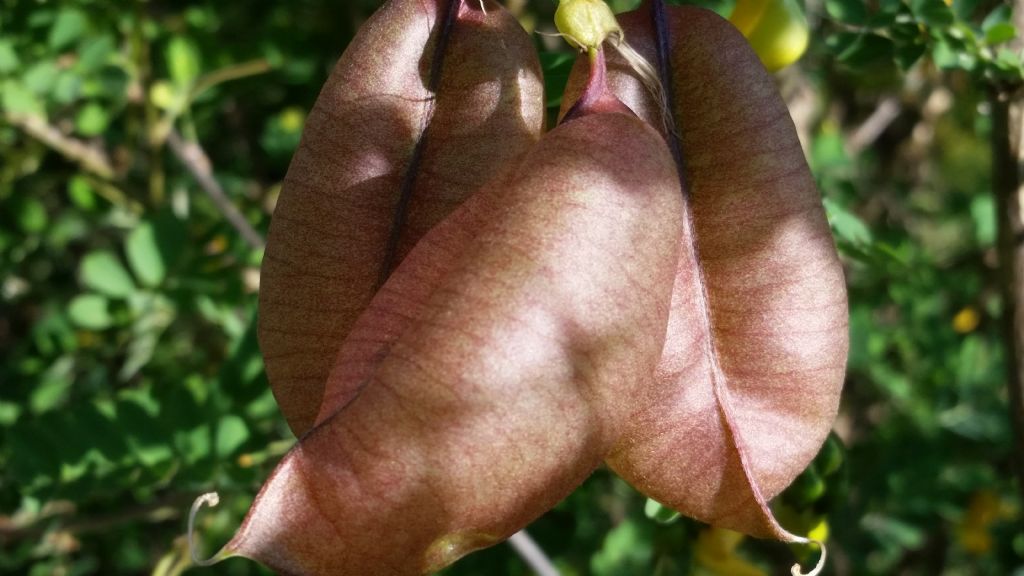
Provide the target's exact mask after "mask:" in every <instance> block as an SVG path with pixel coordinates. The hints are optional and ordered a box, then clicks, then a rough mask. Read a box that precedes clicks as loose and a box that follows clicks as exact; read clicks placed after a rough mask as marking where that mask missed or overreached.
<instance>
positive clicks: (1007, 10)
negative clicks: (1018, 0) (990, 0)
mask: <svg viewBox="0 0 1024 576" xmlns="http://www.w3.org/2000/svg"><path fill="white" fill-rule="evenodd" d="M1012 21H1013V10H1012V9H1011V7H1010V5H1009V4H1007V3H1002V2H1001V3H999V4H998V5H997V6H996V7H995V8H993V9H992V11H991V12H989V13H988V15H987V16H985V19H984V20H982V22H981V29H982V30H983V31H984V32H985V33H986V34H987V33H988V31H989V29H990V28H992V27H994V26H999V25H1000V24H1011V23H1012Z"/></svg>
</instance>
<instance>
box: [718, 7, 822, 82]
mask: <svg viewBox="0 0 1024 576" xmlns="http://www.w3.org/2000/svg"><path fill="white" fill-rule="evenodd" d="M729 21H731V22H732V23H733V25H734V26H736V28H738V29H739V31H740V32H742V33H743V35H744V36H746V37H747V40H748V41H749V42H750V45H751V46H752V47H753V48H754V51H755V52H757V55H758V57H760V58H761V63H762V64H764V66H765V68H767V69H768V70H769V71H772V72H775V71H776V70H781V69H782V68H785V67H786V66H789V65H790V64H792V63H794V62H796V61H797V60H799V59H800V57H801V56H803V54H804V52H805V51H806V50H807V42H808V40H809V33H808V29H807V18H806V17H805V16H804V13H803V11H802V10H801V9H800V6H799V5H798V4H797V2H796V0H738V1H737V2H736V8H735V9H734V10H733V12H732V15H731V16H730V17H729Z"/></svg>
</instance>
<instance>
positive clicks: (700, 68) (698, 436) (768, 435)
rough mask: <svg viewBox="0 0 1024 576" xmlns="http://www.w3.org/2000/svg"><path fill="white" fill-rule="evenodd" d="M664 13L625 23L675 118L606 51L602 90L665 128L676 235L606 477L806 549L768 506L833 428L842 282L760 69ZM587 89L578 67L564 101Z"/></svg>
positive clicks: (694, 19)
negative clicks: (647, 351)
mask: <svg viewBox="0 0 1024 576" xmlns="http://www.w3.org/2000/svg"><path fill="white" fill-rule="evenodd" d="M659 3H660V0H656V1H655V2H651V1H648V2H647V3H646V4H645V5H644V6H642V7H641V8H640V9H638V10H637V11H634V12H631V13H628V14H624V15H621V16H620V23H621V25H622V27H623V29H624V30H625V37H626V40H627V41H628V42H629V43H630V44H631V45H632V46H633V47H634V48H636V49H637V50H638V51H639V52H640V53H641V54H643V55H645V56H646V57H647V58H648V59H649V60H650V61H651V62H652V63H655V65H656V67H657V68H659V69H660V70H661V71H662V74H663V78H664V77H667V79H668V80H669V81H668V82H666V83H665V84H666V86H665V88H666V93H667V95H668V109H669V110H670V111H671V113H672V116H673V118H672V119H670V120H669V121H668V122H665V120H664V119H663V118H662V115H661V113H660V110H661V107H659V106H658V105H657V103H656V102H655V101H654V100H653V99H652V97H651V96H650V94H649V92H648V91H646V90H645V89H644V87H643V85H642V84H641V83H640V81H639V80H638V79H637V78H636V76H635V75H634V73H633V72H632V71H631V69H630V68H629V67H628V66H627V65H626V64H625V62H624V61H623V60H622V59H621V58H616V57H614V51H613V52H612V56H610V57H609V66H610V69H609V76H608V83H609V86H610V89H611V91H612V92H613V93H615V94H616V95H617V96H618V97H619V98H620V99H621V100H623V101H624V102H625V103H626V104H627V105H628V106H629V107H630V108H631V109H633V110H634V111H636V112H637V113H638V114H639V115H640V116H641V117H643V118H645V119H646V120H647V121H648V122H650V123H651V124H652V125H654V126H657V127H665V126H668V127H671V131H666V132H665V136H666V139H667V141H668V142H669V143H670V144H671V145H672V146H673V147H674V148H675V151H676V153H677V159H678V161H679V165H680V167H681V170H680V177H681V180H682V182H683V188H684V191H685V196H686V203H685V210H686V218H685V221H686V226H685V231H684V234H683V236H682V242H681V247H680V259H679V265H678V270H677V275H676V278H675V288H674V293H673V302H672V313H671V316H670V320H669V325H668V335H667V337H666V346H665V350H664V353H663V356H662V359H661V363H660V366H659V371H658V372H659V373H658V383H657V386H656V387H655V388H653V389H652V393H651V395H650V396H649V397H648V398H647V400H646V408H645V409H643V410H641V411H639V412H638V413H637V414H636V415H635V416H634V418H633V420H632V423H631V427H630V430H629V431H628V433H627V434H626V435H625V436H624V437H623V438H622V439H621V441H620V442H619V443H618V444H617V445H616V447H615V448H614V450H613V452H612V454H611V455H610V456H609V458H608V463H609V464H610V466H611V467H612V468H613V469H614V470H615V471H616V472H617V473H619V474H620V475H621V476H622V477H623V478H625V479H626V480H627V481H629V482H630V483H631V484H633V485H634V486H635V487H637V488H638V489H639V490H641V491H642V492H644V493H645V494H647V495H648V496H650V497H652V498H654V499H655V500H658V501H659V502H661V503H663V504H665V505H667V506H669V507H671V508H674V509H676V510H679V511H680V512H683V513H684V514H686V515H688V516H691V517H694V518H697V519H699V520H701V521H704V522H707V523H710V524H713V525H715V526H720V527H725V528H731V529H734V530H738V531H741V532H744V533H747V534H751V535H754V536H760V537H773V538H779V539H783V540H789V541H801V540H803V539H802V538H798V537H795V536H794V535H792V534H789V533H788V532H786V531H785V530H784V529H783V528H782V527H781V526H779V524H778V523H777V522H776V521H775V519H774V517H773V516H772V514H771V511H770V510H769V509H768V507H767V502H768V500H770V499H771V498H772V497H774V496H775V495H777V494H778V493H779V492H781V491H782V490H783V489H784V488H785V487H786V486H787V485H788V484H789V483H791V482H792V481H793V479H794V478H796V476H797V475H798V474H799V473H800V472H801V471H802V470H803V469H804V468H805V467H806V466H807V465H808V464H809V463H810V461H811V460H812V458H813V457H814V455H815V454H816V453H817V451H818V449H819V447H820V446H821V444H822V442H823V441H824V440H825V438H826V435H827V434H828V431H829V430H830V428H831V426H832V424H833V422H834V420H835V417H836V413H837V410H838V406H839V397H840V392H841V389H842V384H843V380H844V373H845V363H846V355H847V347H848V341H847V340H848V337H847V316H848V314H847V302H846V289H845V283H844V278H843V271H842V268H841V265H840V262H839V260H838V256H837V254H836V250H835V247H834V244H833V240H832V236H831V234H830V230H829V226H828V222H827V221H826V218H825V214H824V210H823V208H822V203H821V198H820V195H819V193H818V190H817V188H816V187H815V183H814V179H813V177H812V175H811V172H810V170H809V168H808V166H807V162H806V160H805V158H804V156H803V152H802V149H801V146H800V142H799V140H798V138H797V134H796V130H795V128H794V126H793V122H792V120H791V118H790V115H789V112H788V110H787V108H786V105H785V102H784V101H783V100H782V98H781V97H780V95H779V93H778V90H777V88H776V86H775V83H774V81H773V79H772V77H771V76H770V75H769V74H768V73H767V72H766V71H765V69H764V68H763V66H762V65H761V63H760V62H759V60H758V57H757V55H756V54H755V53H754V52H753V51H752V50H751V48H750V46H749V45H748V43H747V42H746V40H744V38H743V37H742V36H741V35H740V33H739V32H738V31H737V30H736V29H735V28H734V27H733V26H732V25H731V24H729V23H728V22H727V21H725V20H724V19H722V18H720V17H719V16H718V15H716V14H714V13H713V12H710V11H707V10H703V9H699V8H694V7H680V8H676V7H668V8H665V7H664V6H663V5H662V6H660V7H659V6H657V4H659ZM657 11H661V14H662V15H663V17H660V18H656V17H655V14H656V12H657ZM659 45H660V47H661V48H660V50H659ZM659 52H660V53H661V54H660V55H659ZM586 76H587V74H586V65H585V64H584V63H582V62H580V63H577V67H576V69H575V70H574V73H573V77H572V78H571V79H570V83H569V88H568V89H567V91H566V101H567V102H572V101H573V100H574V96H575V94H576V93H578V92H579V91H580V90H581V89H582V86H583V84H584V82H585V80H586Z"/></svg>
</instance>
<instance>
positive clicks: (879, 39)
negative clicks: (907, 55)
mask: <svg viewBox="0 0 1024 576" xmlns="http://www.w3.org/2000/svg"><path fill="white" fill-rule="evenodd" d="M894 52H895V47H894V46H893V42H892V40H890V39H888V38H886V37H884V36H879V35H877V34H861V35H859V36H858V37H857V39H856V40H855V41H854V42H853V43H851V44H850V45H849V46H847V47H846V49H845V50H843V51H842V52H840V53H839V56H838V57H837V58H838V60H839V61H840V62H842V63H844V64H846V65H848V66H853V67H863V66H868V65H870V64H875V63H878V62H880V61H883V60H888V59H891V58H892V57H893V56H894Z"/></svg>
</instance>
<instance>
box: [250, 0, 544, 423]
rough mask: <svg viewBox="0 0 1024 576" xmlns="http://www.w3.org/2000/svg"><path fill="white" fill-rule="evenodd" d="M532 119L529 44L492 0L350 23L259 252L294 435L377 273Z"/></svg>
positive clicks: (263, 313)
mask: <svg viewBox="0 0 1024 576" xmlns="http://www.w3.org/2000/svg"><path fill="white" fill-rule="evenodd" d="M543 116H544V100H543V86H542V79H541V72H540V64H539V62H538V60H537V56H536V53H535V51H534V48H533V43H532V41H531V39H530V38H529V36H528V35H527V34H526V32H525V31H524V30H523V29H522V28H521V27H520V25H519V23H518V22H517V21H516V20H515V18H513V17H512V16H511V15H510V14H509V13H508V12H507V11H505V9H504V8H502V7H501V6H500V5H499V4H497V3H496V2H494V1H493V0H487V1H485V2H483V3H481V2H479V1H478V0H471V1H467V0H390V1H389V2H387V3H386V4H385V5H384V6H383V7H382V8H380V10H378V12H377V13H376V14H374V15H373V17H372V18H371V19H370V20H369V21H367V22H366V23H365V25H363V26H362V28H361V29H360V30H359V33H358V34H357V35H356V37H355V39H354V40H353V41H352V43H351V44H350V45H349V46H348V48H347V49H346V51H345V53H344V54H343V55H342V57H341V60H340V61H339V62H338V64H337V66H336V67H335V69H334V72H333V73H332V74H331V76H330V78H329V79H328V81H327V83H326V85H325V86H324V88H323V91H322V92H321V94H320V98H319V99H318V100H317V103H316V105H315V107H314V108H313V110H312V112H311V113H310V115H309V118H308V120H307V122H306V129H305V132H304V134H303V137H302V142H301V144H300V146H299V150H298V151H297V153H296V154H295V157H294V159H293V160H292V164H291V167H290V168H289V171H288V175H287V177H286V179H285V182H284V185H283V189H282V193H281V196H280V200H279V201H278V204H277V208H276V210H275V212H274V215H273V219H272V222H271V226H270V234H269V238H268V244H267V250H266V255H265V258H264V262H263V270H262V277H261V287H260V306H259V316H260V318H259V338H260V347H261V349H262V351H263V355H264V359H265V361H266V367H267V373H268V377H269V380H270V384H271V386H272V388H273V390H274V396H275V398H276V399H277V402H278V404H279V405H280V407H281V410H282V412H283V413H284V415H285V417H286V419H287V420H288V424H289V425H290V426H291V429H292V431H293V432H294V433H295V434H296V435H297V436H301V435H302V434H304V433H305V432H307V431H308V430H309V429H310V428H311V427H312V425H313V422H314V420H315V418H316V416H317V414H318V413H319V411H320V406H321V403H322V400H323V395H324V391H325V388H326V386H327V377H328V374H329V373H330V371H331V369H332V367H333V366H334V362H335V359H336V357H337V355H338V350H339V348H340V346H341V343H342V342H343V341H344V339H345V337H346V336H347V335H348V333H349V330H350V329H351V327H352V324H353V322H355V319H356V318H357V317H358V316H359V314H360V313H362V311H363V310H364V309H365V308H366V306H367V304H369V302H370V299H371V298H372V297H373V295H374V293H375V292H376V291H377V289H378V288H380V286H381V284H382V283H383V280H384V279H386V278H387V277H388V276H389V275H390V273H391V271H392V270H393V269H394V267H395V265H397V264H398V263H399V262H400V261H401V260H402V259H403V258H404V256H405V255H406V254H407V253H408V252H409V250H410V249H411V248H412V246H413V245H415V243H416V242H417V241H418V240H419V239H420V238H421V237H422V236H423V234H424V233H426V231H427V230H429V229H430V228H432V227H433V226H434V225H436V224H437V223H438V222H440V221H441V220H442V219H444V217H446V216H447V215H448V214H450V213H451V212H452V211H453V210H454V209H455V208H456V207H457V206H458V205H459V204H461V203H462V202H463V201H464V200H465V199H466V198H467V197H468V196H469V195H470V194H471V193H472V192H474V191H475V190H476V189H477V188H479V187H480V186H481V185H482V184H484V183H485V182H487V181H488V180H490V179H491V178H492V177H493V176H494V174H495V173H496V172H497V171H500V170H502V169H505V167H506V166H507V165H508V164H509V162H510V161H511V160H512V159H514V158H515V157H517V156H519V155H520V154H522V153H523V152H524V151H525V150H526V149H527V148H529V147H530V146H531V145H533V144H534V143H535V142H536V141H537V139H538V138H539V137H540V134H541V131H542V128H543Z"/></svg>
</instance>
